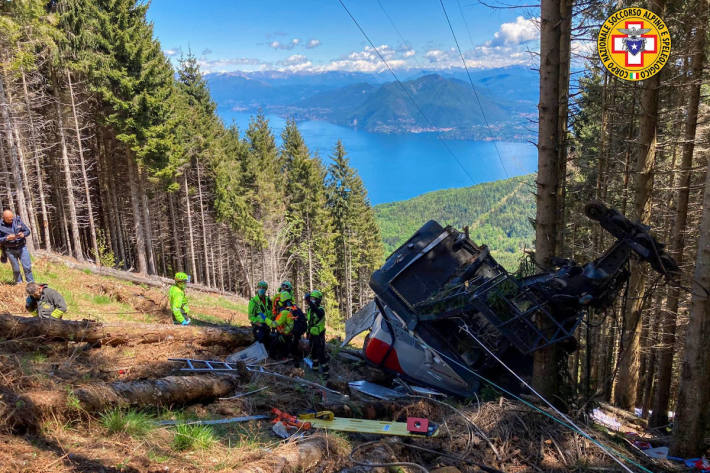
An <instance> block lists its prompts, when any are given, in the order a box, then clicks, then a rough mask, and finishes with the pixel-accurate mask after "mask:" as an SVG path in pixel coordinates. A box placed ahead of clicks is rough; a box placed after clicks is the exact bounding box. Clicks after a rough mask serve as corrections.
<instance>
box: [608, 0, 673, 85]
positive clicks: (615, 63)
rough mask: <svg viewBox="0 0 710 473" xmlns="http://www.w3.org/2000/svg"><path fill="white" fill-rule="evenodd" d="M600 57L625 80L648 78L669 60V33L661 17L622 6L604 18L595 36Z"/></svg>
mask: <svg viewBox="0 0 710 473" xmlns="http://www.w3.org/2000/svg"><path fill="white" fill-rule="evenodd" d="M597 50H598V51H599V58H600V59H601V61H602V64H604V67H606V68H607V70H608V71H609V72H611V73H612V74H614V75H615V76H616V77H618V78H620V79H625V80H631V81H637V80H644V79H648V78H649V77H653V76H654V75H656V74H658V73H659V72H660V70H661V69H662V68H663V66H664V65H665V64H666V62H668V58H669V55H670V52H671V35H670V32H669V31H668V28H667V27H666V24H665V23H664V22H663V20H662V19H661V18H660V17H659V16H658V15H656V14H655V13H653V12H651V11H649V10H644V9H643V8H625V9H623V10H619V11H617V12H616V13H614V14H612V15H611V16H610V17H609V18H607V19H606V21H605V22H604V24H603V25H602V27H601V29H600V30H599V36H598V38H597Z"/></svg>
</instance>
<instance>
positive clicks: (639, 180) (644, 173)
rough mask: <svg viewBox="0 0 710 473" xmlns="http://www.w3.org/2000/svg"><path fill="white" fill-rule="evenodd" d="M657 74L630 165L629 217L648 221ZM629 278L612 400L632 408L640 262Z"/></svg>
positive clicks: (648, 89)
mask: <svg viewBox="0 0 710 473" xmlns="http://www.w3.org/2000/svg"><path fill="white" fill-rule="evenodd" d="M651 3H652V5H651V10H652V11H653V12H655V13H656V14H658V15H661V16H663V11H664V6H665V0H655V1H654V2H651ZM660 76H661V74H660V73H659V74H656V75H655V76H653V77H651V78H650V79H648V80H647V81H644V84H643V90H642V92H641V121H640V124H639V137H638V149H637V155H636V163H635V169H634V173H635V175H634V177H635V180H634V189H635V190H636V194H635V198H634V209H633V211H634V212H633V217H634V218H635V219H637V220H639V221H640V222H642V223H645V224H648V222H649V216H650V212H651V190H652V189H653V172H654V163H655V156H656V138H657V128H658V126H657V125H658V88H659V87H660V84H661V79H660ZM635 266H636V268H635V270H633V271H632V273H631V278H630V280H629V294H630V295H631V298H632V299H631V304H629V306H628V309H627V312H626V314H624V319H625V324H624V327H625V333H624V334H623V341H622V343H623V347H624V349H623V353H622V354H621V359H620V360H619V376H618V377H617V382H616V386H615V387H614V402H615V403H616V405H618V406H619V407H622V408H624V409H632V408H633V407H634V404H635V401H636V391H637V386H638V381H639V358H640V350H641V346H640V339H641V323H640V321H641V311H642V310H643V300H644V297H643V296H642V294H643V292H644V286H645V282H646V277H645V275H646V269H645V267H643V266H642V265H641V264H640V263H639V264H636V265H635Z"/></svg>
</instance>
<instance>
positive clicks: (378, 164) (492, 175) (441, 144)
mask: <svg viewBox="0 0 710 473" xmlns="http://www.w3.org/2000/svg"><path fill="white" fill-rule="evenodd" d="M218 113H219V115H220V117H222V120H224V122H225V124H227V125H228V124H231V123H232V122H233V121H234V122H235V123H236V124H237V126H238V127H239V131H240V133H242V134H243V133H244V131H245V130H246V129H247V127H248V126H249V120H250V117H251V116H252V115H253V113H249V112H236V111H233V110H227V109H220V110H218ZM267 118H268V119H269V123H270V124H271V128H272V130H273V132H274V134H275V135H276V136H277V143H280V141H281V140H280V136H281V130H283V128H284V126H285V124H286V120H285V119H283V118H281V117H278V116H276V115H267ZM298 128H299V130H300V131H301V134H302V135H303V138H304V140H305V142H306V145H307V146H308V148H309V149H310V150H311V152H312V153H318V155H320V157H321V159H323V160H324V162H325V163H326V164H329V163H330V162H331V161H332V159H331V156H332V154H333V150H334V149H335V143H336V142H337V141H338V139H342V140H343V145H344V146H345V151H346V152H347V157H348V158H349V159H350V164H351V165H352V166H353V167H354V168H355V169H357V171H358V173H359V174H360V177H361V178H362V180H363V182H364V183H365V186H366V187H367V192H368V195H369V197H370V201H371V202H372V204H381V203H384V202H393V201H396V200H405V199H409V198H411V197H415V196H418V195H420V194H424V193H426V192H431V191H435V190H439V189H448V188H452V187H467V186H471V185H474V184H480V183H482V182H490V181H496V180H499V179H505V178H507V177H514V176H520V175H523V174H529V173H531V172H535V171H536V170H537V149H536V148H535V146H533V145H532V144H530V143H507V142H497V146H498V150H499V151H500V155H501V159H499V158H498V155H497V153H496V148H495V145H494V143H493V142H486V141H458V140H446V141H444V140H440V139H438V138H437V137H436V136H435V135H433V134H410V135H383V134H378V133H369V132H366V131H362V130H355V129H352V128H347V127H342V126H339V125H333V124H331V123H327V122H321V121H304V122H299V123H298ZM447 147H448V149H449V150H450V151H451V153H450V152H449V151H448V150H447ZM452 154H453V155H454V156H452ZM501 160H502V162H503V165H501ZM464 169H465V170H466V172H464Z"/></svg>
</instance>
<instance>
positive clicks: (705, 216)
mask: <svg viewBox="0 0 710 473" xmlns="http://www.w3.org/2000/svg"><path fill="white" fill-rule="evenodd" d="M706 5H707V2H706ZM699 230H700V232H699V235H700V236H699V239H698V253H697V257H696V259H695V272H694V274H693V281H692V294H693V295H692V300H691V306H690V320H689V321H688V328H687V335H686V339H685V353H684V354H683V361H682V363H681V373H680V385H679V389H678V402H677V405H676V410H675V412H676V414H675V419H674V420H673V440H672V442H671V454H672V455H674V456H680V457H683V458H690V457H695V456H699V455H700V454H702V453H703V451H704V445H703V444H704V440H705V431H706V428H707V424H708V419H707V412H706V410H707V406H708V402H710V356H709V355H708V348H707V341H708V340H709V339H710V297H709V294H710V292H709V291H710V172H707V173H706V176H705V194H704V197H703V213H702V220H701V222H700V228H699Z"/></svg>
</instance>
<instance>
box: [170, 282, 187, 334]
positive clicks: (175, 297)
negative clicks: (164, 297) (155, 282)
mask: <svg viewBox="0 0 710 473" xmlns="http://www.w3.org/2000/svg"><path fill="white" fill-rule="evenodd" d="M168 298H169V299H170V312H172V314H173V318H174V319H175V322H177V323H179V324H181V323H182V322H183V321H184V320H185V317H189V316H190V307H189V306H188V305H187V295H185V290H184V289H183V288H181V287H180V286H178V285H177V284H173V285H172V286H170V292H169V293H168Z"/></svg>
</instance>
